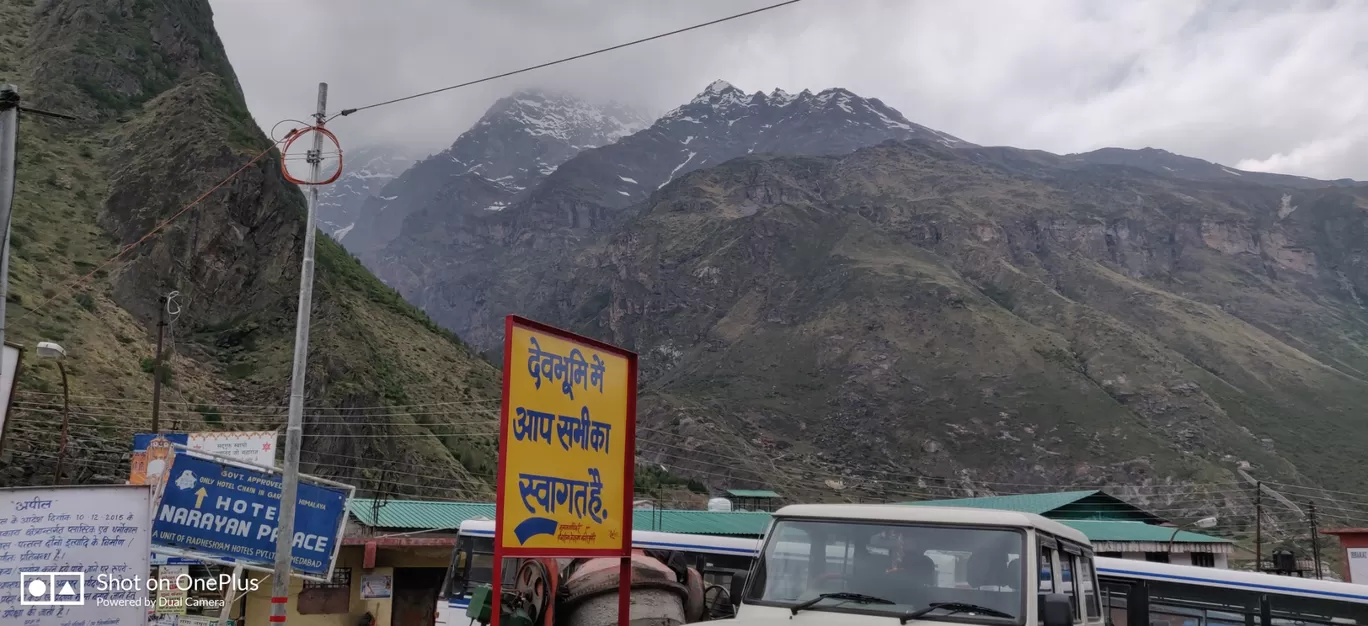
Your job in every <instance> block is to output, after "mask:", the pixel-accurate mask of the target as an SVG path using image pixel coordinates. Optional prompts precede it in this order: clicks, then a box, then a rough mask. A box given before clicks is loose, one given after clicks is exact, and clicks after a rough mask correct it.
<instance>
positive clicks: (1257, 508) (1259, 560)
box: [1254, 481, 1264, 574]
mask: <svg viewBox="0 0 1368 626" xmlns="http://www.w3.org/2000/svg"><path fill="white" fill-rule="evenodd" d="M1254 571H1256V572H1259V573H1260V574H1262V573H1263V571H1264V566H1263V481H1259V482H1257V483H1254Z"/></svg>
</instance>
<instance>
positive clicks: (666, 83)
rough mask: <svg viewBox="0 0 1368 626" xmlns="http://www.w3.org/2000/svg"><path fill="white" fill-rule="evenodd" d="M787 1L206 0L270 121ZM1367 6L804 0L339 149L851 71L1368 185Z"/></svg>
mask: <svg viewBox="0 0 1368 626" xmlns="http://www.w3.org/2000/svg"><path fill="white" fill-rule="evenodd" d="M775 1H776V0H383V1H381V0H290V1H288V2H281V1H280V0H211V3H212V5H213V8H214V15H215V23H216V25H217V27H218V31H219V34H220V35H221V36H222V38H223V41H224V44H225V45H226V46H227V49H228V56H229V58H230V59H231V60H232V62H233V65H234V67H235V68H236V70H237V73H238V79H239V81H240V82H241V83H242V87H243V89H244V90H245V91H246V94H247V102H248V104H249V106H250V107H251V110H252V112H253V114H254V115H255V116H256V118H257V121H258V123H260V124H261V125H263V126H265V127H267V128H269V127H270V126H271V125H272V124H274V123H275V121H277V120H279V119H282V118H286V117H303V116H305V115H307V114H308V113H310V112H311V111H312V110H313V108H314V100H315V91H316V88H317V83H318V82H319V81H326V82H327V83H329V87H330V96H329V98H330V99H329V107H328V108H329V109H330V110H333V111H335V110H338V109H341V108H349V107H355V106H359V105H364V104H369V103H371V102H374V101H379V100H386V99H390V98H393V97H397V96H401V95H407V94H409V93H414V92H419V91H425V90H428V89H433V88H436V87H441V86H444V85H448V84H453V83H458V82H463V81H466V80H470V79H473V78H478V77H481V76H485V75H489V74H496V73H500V72H504V71H508V70H510V69H515V68H518V67H522V66H526V65H532V64H535V63H539V62H543V61H547V60H551V59H553V58H557V57H561V56H569V55H572V54H577V53H580V52H584V51H587V50H590V49H593V48H598V47H603V46H607V45H612V44H616V43H620V42H623V41H627V40H630V39H636V38H639V37H642V36H646V35H652V34H656V33H658V32H663V31H667V30H673V29H675V28H678V27H680V26H685V25H689V24H692V23H696V22H701V21H706V20H708V19H713V18H716V17H721V16H724V15H728V14H732V13H737V12H740V11H743V10H747V9H751V8H756V7H760V6H764V5H767V4H772V3H773V2H775ZM1364 33H1368V2H1363V1H1359V0H1345V1H1342V2H1332V1H1329V0H1326V1H1306V2H1291V1H1275V0H1267V1H1258V2H1240V1H1237V0H1213V1H1210V2H1199V1H1196V0H1172V1H1164V0H1145V1H1143V2H1113V1H1110V0H1029V1H1024V2H1023V1H1015V0H1003V1H986V0H965V1H962V2H949V1H946V0H927V1H917V0H804V1H803V2H801V3H799V4H797V5H793V6H789V7H784V8H780V9H776V10H774V11H770V12H766V13H761V14H759V15H755V16H752V17H747V18H742V19H740V20H736V21H733V22H729V23H726V24H723V25H720V26H715V27H710V28H708V29H705V30H700V31H694V32H691V33H686V34H683V35H678V36H675V37H672V38H668V39H665V40H661V41H656V42H651V43H646V44H642V45H640V46H636V47H632V48H628V49H625V50H622V51H618V52H612V53H608V54H605V55H602V56H599V57H595V58H591V59H587V60H583V61H577V62H573V63H571V64H567V65H562V66H558V67H556V68H552V69H547V70H541V71H538V72H534V73H530V74H524V75H522V76H519V77H515V78H511V79H505V80H501V81H496V82H494V83H489V84H485V85H481V86H477V87H472V88H468V89H461V90H455V91H450V92H446V93H443V94H439V95H435V96H429V97H426V98H422V99H418V100H414V101H410V102H406V103H402V104H396V105H392V106H388V107H383V108H379V109H375V110H372V111H366V112H363V113H358V114H357V115H355V116H352V117H348V118H343V119H339V120H338V121H337V122H335V123H334V126H333V130H334V131H336V132H337V133H338V134H339V136H340V137H341V139H342V141H343V142H344V143H343V145H344V149H345V148H348V147H350V148H355V147H357V146H359V145H364V144H369V143H374V142H380V141H389V142H396V143H402V144H406V145H409V146H413V147H415V148H417V149H419V150H422V151H436V150H440V149H441V148H443V147H445V146H447V145H449V144H450V143H451V142H452V141H453V140H454V139H455V138H456V136H457V135H459V134H460V133H461V132H462V131H464V130H465V129H466V128H468V127H469V126H470V125H471V124H472V123H474V122H475V121H476V120H478V119H479V116H480V115H481V114H482V113H483V112H484V110H485V109H486V108H487V107H488V106H489V105H490V104H491V103H493V101H494V100H495V99H497V98H498V97H500V96H503V95H506V94H507V93H509V92H510V91H512V90H514V89H517V88H521V87H538V86H539V87H547V88H552V89H563V90H571V91H574V92H577V93H579V94H580V95H583V96H588V97H594V98H603V99H616V100H618V101H620V102H623V103H625V104H629V105H633V106H636V107H640V108H642V109H643V110H645V111H646V112H648V113H652V114H659V113H663V112H664V111H666V110H668V109H670V108H673V107H675V106H677V105H679V104H681V103H683V102H686V101H688V100H689V99H690V98H691V97H692V96H693V95H694V94H696V93H697V92H699V91H701V90H702V89H703V87H705V86H706V85H707V84H708V83H710V82H711V81H713V80H714V79H718V78H721V79H725V80H727V81H728V82H731V83H732V84H734V85H736V86H737V87H739V88H741V89H743V90H746V91H747V92H754V91H757V90H763V91H766V92H768V91H770V90H771V89H773V88H775V87H781V88H783V89H785V90H788V91H791V92H797V91H801V90H802V89H805V88H806V89H812V90H813V91H817V90H820V89H823V88H826V87H837V86H839V87H845V88H847V89H850V90H851V91H854V92H856V93H858V94H860V95H863V96H867V97H878V98H880V99H882V100H883V101H884V102H885V103H887V104H889V105H891V106H893V107H894V108H897V109H898V110H899V111H901V112H902V113H903V114H904V115H906V116H907V117H908V119H910V120H912V121H914V122H917V123H920V124H923V125H926V126H930V127H932V128H936V129H938V130H943V131H946V132H948V133H951V134H954V135H957V136H959V137H961V138H963V139H966V140H969V141H972V142H975V143H979V144H988V145H1004V144H1005V145H1012V146H1019V147H1024V148H1038V149H1044V150H1049V151H1051V152H1057V153H1068V152H1081V151H1086V150H1091V149H1095V148H1100V147H1105V146H1120V147H1126V148H1142V147H1146V146H1151V147H1156V148H1164V149H1167V150H1170V151H1173V152H1177V153H1180V154H1186V155H1190V156H1196V157H1200V158H1204V159H1208V160H1212V161H1217V162H1220V163H1224V164H1227V165H1233V166H1238V167H1241V168H1245V169H1257V170H1269V171H1279V172H1285V173H1291V174H1300V175H1305V176H1314V177H1317V178H1342V177H1351V178H1358V179H1364V180H1368V123H1366V120H1365V117H1364V111H1365V110H1368V37H1365V35H1364Z"/></svg>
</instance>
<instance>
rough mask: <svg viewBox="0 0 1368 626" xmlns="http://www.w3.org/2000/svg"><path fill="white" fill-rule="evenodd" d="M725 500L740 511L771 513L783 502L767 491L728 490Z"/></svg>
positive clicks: (775, 494)
mask: <svg viewBox="0 0 1368 626" xmlns="http://www.w3.org/2000/svg"><path fill="white" fill-rule="evenodd" d="M727 498H728V499H730V500H731V501H732V507H733V508H735V509H737V510H740V511H765V512H768V513H773V512H774V511H775V509H778V508H779V505H780V504H781V503H782V502H783V498H781V497H779V494H777V493H775V492H773V491H770V490H768V489H728V490H727Z"/></svg>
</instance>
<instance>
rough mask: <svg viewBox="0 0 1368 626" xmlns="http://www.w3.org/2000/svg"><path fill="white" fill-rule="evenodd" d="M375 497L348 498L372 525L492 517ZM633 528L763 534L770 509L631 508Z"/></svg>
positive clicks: (487, 508)
mask: <svg viewBox="0 0 1368 626" xmlns="http://www.w3.org/2000/svg"><path fill="white" fill-rule="evenodd" d="M374 502H375V501H374V500H368V499H356V500H352V502H351V508H350V511H351V514H352V516H353V517H355V518H356V520H357V521H359V522H361V523H362V524H365V525H367V526H370V527H372V528H402V529H415V530H416V529H426V530H455V529H457V528H460V526H461V522H464V521H466V520H469V519H476V518H481V517H483V518H488V519H491V520H492V519H494V503H492V502H434V501H428V500H389V501H386V502H385V503H384V505H383V506H381V507H380V509H379V511H380V514H379V516H378V519H377V516H376V515H375V508H374ZM632 513H633V520H632V524H633V528H636V529H638V530H659V531H662V532H670V533H690V534H695V535H741V536H755V537H759V536H761V535H763V534H765V527H766V526H767V525H768V524H769V519H770V514H769V513H753V512H739V511H737V512H720V511H676V510H657V511H650V510H645V511H633V512H632Z"/></svg>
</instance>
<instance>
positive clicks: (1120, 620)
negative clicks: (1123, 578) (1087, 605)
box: [1101, 581, 1131, 626]
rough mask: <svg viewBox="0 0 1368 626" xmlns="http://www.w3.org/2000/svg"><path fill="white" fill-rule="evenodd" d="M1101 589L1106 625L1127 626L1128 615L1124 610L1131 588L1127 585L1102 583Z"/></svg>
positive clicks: (1110, 582)
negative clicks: (1105, 612)
mask: <svg viewBox="0 0 1368 626" xmlns="http://www.w3.org/2000/svg"><path fill="white" fill-rule="evenodd" d="M1101 587H1102V606H1103V608H1105V609H1106V611H1107V625H1108V626H1128V624H1130V613H1129V612H1128V611H1127V610H1126V609H1127V600H1129V598H1130V594H1131V586H1130V585H1129V584H1127V583H1121V582H1114V581H1103V582H1102V585H1101Z"/></svg>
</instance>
